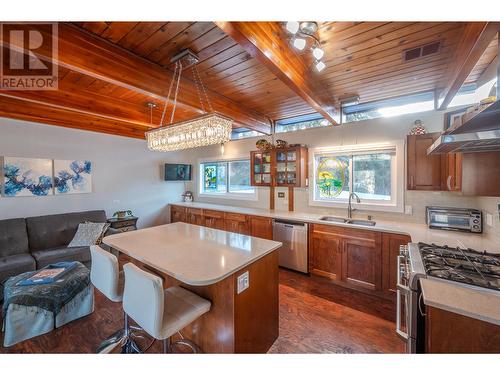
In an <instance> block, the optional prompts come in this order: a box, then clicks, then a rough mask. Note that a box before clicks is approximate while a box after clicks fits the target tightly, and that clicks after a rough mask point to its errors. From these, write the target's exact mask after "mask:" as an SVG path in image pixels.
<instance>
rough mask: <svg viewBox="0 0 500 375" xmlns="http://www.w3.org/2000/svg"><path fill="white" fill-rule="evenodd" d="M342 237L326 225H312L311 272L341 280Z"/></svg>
mask: <svg viewBox="0 0 500 375" xmlns="http://www.w3.org/2000/svg"><path fill="white" fill-rule="evenodd" d="M341 262H342V239H341V238H340V236H338V235H336V234H334V233H331V232H329V231H328V228H325V226H324V225H312V226H311V230H310V232H309V272H310V273H312V274H315V275H318V276H324V277H328V278H329V279H332V280H340V278H341V272H342V268H341Z"/></svg>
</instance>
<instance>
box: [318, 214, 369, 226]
mask: <svg viewBox="0 0 500 375" xmlns="http://www.w3.org/2000/svg"><path fill="white" fill-rule="evenodd" d="M320 220H322V221H329V222H331V223H343V224H353V225H364V226H367V227H373V226H375V224H376V222H375V221H373V220H360V219H347V218H344V217H336V216H323V217H321V218H320Z"/></svg>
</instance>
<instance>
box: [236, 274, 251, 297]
mask: <svg viewBox="0 0 500 375" xmlns="http://www.w3.org/2000/svg"><path fill="white" fill-rule="evenodd" d="M249 286H250V274H249V273H248V271H246V272H244V273H242V274H241V275H240V276H238V286H237V293H238V294H240V293H241V292H243V291H245V290H246V289H248V287H249Z"/></svg>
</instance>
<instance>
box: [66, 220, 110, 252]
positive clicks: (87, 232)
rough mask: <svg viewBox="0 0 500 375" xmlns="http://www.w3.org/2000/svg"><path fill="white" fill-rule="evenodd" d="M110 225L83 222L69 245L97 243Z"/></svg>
mask: <svg viewBox="0 0 500 375" xmlns="http://www.w3.org/2000/svg"><path fill="white" fill-rule="evenodd" d="M108 227H109V224H108V223H90V222H86V223H81V224H79V225H78V229H77V231H76V233H75V236H74V237H73V239H72V240H71V242H70V243H69V245H68V247H80V246H90V245H97V244H99V243H100V242H99V241H100V240H101V239H102V237H103V233H104V232H106V230H107V229H108Z"/></svg>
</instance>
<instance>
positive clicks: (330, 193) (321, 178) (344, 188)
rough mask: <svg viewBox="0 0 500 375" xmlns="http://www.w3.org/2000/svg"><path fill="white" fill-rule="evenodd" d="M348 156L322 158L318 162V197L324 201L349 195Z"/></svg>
mask: <svg viewBox="0 0 500 375" xmlns="http://www.w3.org/2000/svg"><path fill="white" fill-rule="evenodd" d="M349 163H350V159H349V157H348V156H320V157H319V158H318V160H317V172H316V196H317V197H319V198H323V199H329V198H344V197H347V196H348V195H349Z"/></svg>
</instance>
